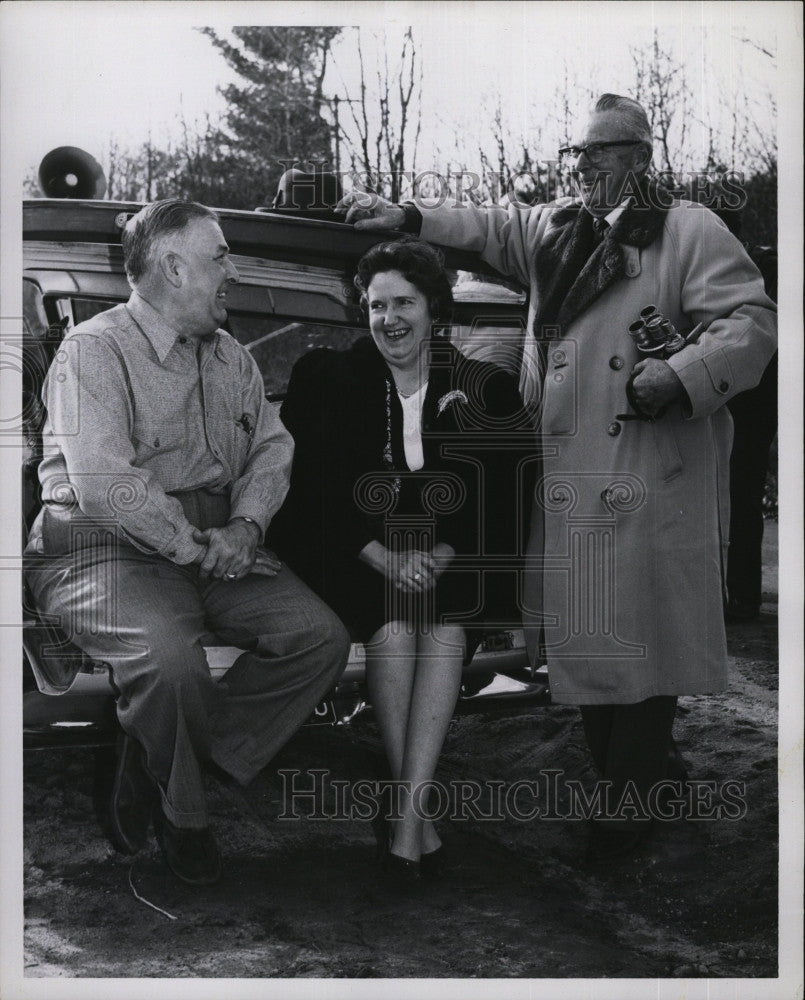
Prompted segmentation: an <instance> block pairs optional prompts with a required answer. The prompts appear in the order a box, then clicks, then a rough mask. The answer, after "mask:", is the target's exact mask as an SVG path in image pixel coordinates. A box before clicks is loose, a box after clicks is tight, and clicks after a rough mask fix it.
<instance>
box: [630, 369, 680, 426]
mask: <svg viewBox="0 0 805 1000" xmlns="http://www.w3.org/2000/svg"><path fill="white" fill-rule="evenodd" d="M684 391H685V390H684V388H683V386H682V382H681V381H680V379H679V376H678V375H677V373H676V372H675V371H674V369H673V368H672V367H671V366H670V365H669V364H668V362H667V361H660V360H658V359H657V358H646V360H645V361H638V363H637V364H636V365H635V366H634V368H633V369H632V394H633V396H634V400H635V403H636V404H637V406H638V407H639V409H640V410H641V411H642V412H643V413H645V414H646V415H647V416H649V417H656V416H657V415H658V414H659V413H660V411H661V410H664V409H665V407H666V406H668V405H669V404H670V403H673V402H674V400H675V399H679V398H680V396H682V394H683V393H684Z"/></svg>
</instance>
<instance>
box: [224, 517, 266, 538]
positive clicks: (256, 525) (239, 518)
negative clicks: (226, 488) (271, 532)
mask: <svg viewBox="0 0 805 1000" xmlns="http://www.w3.org/2000/svg"><path fill="white" fill-rule="evenodd" d="M233 521H247V522H248V523H249V524H253V525H254V526H255V528H257V530H258V532H259V533H260V534H261V535H262V533H263V529H262V528H261V527H260V525H259V524H258V523H257V521H255V519H254V518H253V517H246V515H245V514H238V515H237V517H230V519H229V523H230V524H231V523H232V522H233Z"/></svg>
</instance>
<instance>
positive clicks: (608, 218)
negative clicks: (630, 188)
mask: <svg viewBox="0 0 805 1000" xmlns="http://www.w3.org/2000/svg"><path fill="white" fill-rule="evenodd" d="M631 203H632V199H631V198H626V200H625V201H622V202H621V203H620V205H618V207H617V208H613V209H612V211H611V212H610V213H609V215H605V216H604V222H606V223H607V224H608V225H609V226H610V227H612V226H614V225H615V223H616V222H617V221H618V219H619V218H620V217H621V216H622V215H623V213H624V212H625V211H626V209H627V208H628V207H629V205H631Z"/></svg>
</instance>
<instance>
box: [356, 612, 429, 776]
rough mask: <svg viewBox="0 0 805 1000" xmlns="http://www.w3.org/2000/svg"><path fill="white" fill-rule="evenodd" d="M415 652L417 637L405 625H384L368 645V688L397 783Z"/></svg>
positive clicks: (414, 665) (401, 759) (412, 679)
mask: <svg viewBox="0 0 805 1000" xmlns="http://www.w3.org/2000/svg"><path fill="white" fill-rule="evenodd" d="M416 648H417V635H416V633H415V632H414V631H413V629H412V628H411V626H410V625H408V624H406V623H404V622H391V623H389V624H386V625H384V626H383V627H382V628H380V629H378V631H377V632H375V634H374V635H373V636H372V638H371V639H370V640H369V642H367V643H366V687H367V690H368V693H369V700H370V702H371V704H372V707H373V708H374V711H375V717H376V718H377V724H378V727H379V728H380V735H381V736H382V738H383V747H384V749H385V751H386V757H387V758H388V762H389V767H390V769H391V776H392V778H393V779H394V780H395V781H399V779H400V771H401V770H402V761H403V754H404V752H405V733H406V730H407V729H408V712H409V709H410V705H411V693H412V691H413V687H414V673H415V670H416Z"/></svg>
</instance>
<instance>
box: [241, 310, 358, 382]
mask: <svg viewBox="0 0 805 1000" xmlns="http://www.w3.org/2000/svg"><path fill="white" fill-rule="evenodd" d="M228 326H229V332H230V333H231V334H232V336H233V337H235V338H236V339H237V340H238V341H240V343H241V344H243V345H244V346H245V347H246V348H247V349H248V350H249V351H251V353H252V356H253V357H254V359H255V361H256V362H257V366H258V368H259V369H260V372H261V373H262V376H263V382H264V384H265V387H266V395H267V396H268V397H269V399H278V398H281V397H282V395H283V394H284V393H285V390H286V389H287V387H288V380H289V379H290V377H291V369H292V368H293V366H294V364H295V363H296V362H297V361H298V360H299V358H301V357H302V355H303V354H307V353H308V352H309V351H312V350H314V349H315V348H317V347H333V348H335V349H336V350H339V351H344V350H346V349H347V348H348V347H350V346H351V345H352V344H354V343H355V341H356V340H358V339H360V338H361V337H366V336H367V335H368V330H366V329H362V328H359V327H353V326H335V325H330V324H326V323H312V322H310V321H308V320H305V319H295V318H294V317H293V316H276V315H265V314H261V313H238V312H231V313H230V314H229V321H228Z"/></svg>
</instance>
